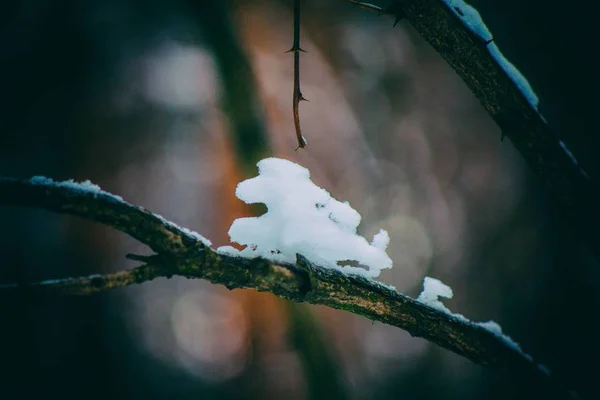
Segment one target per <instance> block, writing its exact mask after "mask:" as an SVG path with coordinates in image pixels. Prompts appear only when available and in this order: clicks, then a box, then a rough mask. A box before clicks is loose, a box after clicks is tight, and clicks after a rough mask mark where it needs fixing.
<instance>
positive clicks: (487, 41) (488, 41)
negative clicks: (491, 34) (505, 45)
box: [485, 38, 494, 46]
mask: <svg viewBox="0 0 600 400" xmlns="http://www.w3.org/2000/svg"><path fill="white" fill-rule="evenodd" d="M493 41H494V38H491V39H490V40H486V41H485V45H486V46H487V45H488V44H490V43H492V42H493Z"/></svg>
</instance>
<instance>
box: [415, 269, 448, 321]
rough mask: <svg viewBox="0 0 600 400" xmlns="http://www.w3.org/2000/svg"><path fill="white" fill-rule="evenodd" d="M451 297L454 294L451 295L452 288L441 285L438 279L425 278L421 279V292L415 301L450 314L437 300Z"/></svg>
mask: <svg viewBox="0 0 600 400" xmlns="http://www.w3.org/2000/svg"><path fill="white" fill-rule="evenodd" d="M453 296H454V293H452V288H451V287H450V286H448V285H446V284H444V283H442V281H440V280H438V279H435V278H430V277H428V276H426V277H425V279H423V291H422V292H421V294H420V295H419V297H417V301H420V302H421V303H423V304H427V305H428V306H430V307H431V308H435V309H436V310H440V311H443V312H445V313H448V314H452V313H451V312H450V310H449V309H448V308H447V307H446V306H445V305H444V304H442V302H441V301H440V300H439V298H440V297H442V298H445V299H451V298H452V297H453Z"/></svg>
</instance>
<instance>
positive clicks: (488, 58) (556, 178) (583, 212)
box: [347, 0, 600, 260]
mask: <svg viewBox="0 0 600 400" xmlns="http://www.w3.org/2000/svg"><path fill="white" fill-rule="evenodd" d="M347 1H348V2H350V3H353V4H355V5H356V6H358V7H360V8H362V9H366V10H369V11H374V12H377V13H383V14H389V15H393V16H395V17H396V18H399V17H403V18H405V19H406V20H407V21H408V22H410V23H411V25H412V26H413V27H414V28H415V29H416V31H417V32H419V34H420V35H421V36H422V37H423V38H424V39H425V40H426V41H427V42H429V44H430V45H431V46H432V47H433V48H434V49H435V50H436V51H437V52H438V53H439V54H440V55H441V56H442V57H443V58H444V59H445V60H446V61H447V62H448V64H450V66H451V67H452V68H453V69H454V70H455V71H456V73H457V74H458V75H459V76H460V77H461V78H462V80H463V81H464V82H465V83H466V84H467V86H468V87H469V89H470V90H471V91H472V92H473V93H474V94H475V96H476V97H477V98H478V99H479V101H480V102H481V104H482V105H483V107H484V108H485V109H486V111H487V112H488V113H489V114H490V116H491V117H492V118H493V119H494V121H495V122H496V123H497V125H498V126H499V127H500V129H501V131H502V136H503V137H504V136H507V137H508V138H509V139H510V140H511V142H512V143H513V144H514V146H515V147H516V149H517V150H518V151H519V153H521V156H522V157H523V158H524V159H525V161H526V162H527V164H529V166H530V167H531V169H533V171H534V173H535V174H536V175H537V176H538V177H539V178H540V179H541V180H542V182H544V183H545V184H546V186H547V187H548V188H549V189H550V191H551V192H552V193H553V194H554V195H555V196H556V198H557V199H558V200H559V202H560V203H561V205H562V206H563V208H564V210H565V211H566V212H567V216H568V217H569V218H570V219H571V220H572V221H571V222H572V225H573V226H574V227H576V229H577V231H578V233H579V234H580V236H581V237H582V239H583V240H584V241H585V242H586V243H587V245H588V247H589V248H590V250H591V251H592V252H593V253H594V255H595V256H596V258H597V259H598V260H600V235H599V234H598V226H600V207H598V205H599V204H600V189H599V187H598V183H597V182H596V181H594V180H592V179H591V178H590V177H589V176H588V175H587V174H586V172H585V171H584V170H583V169H582V168H581V166H580V165H579V164H578V162H577V160H576V158H575V157H574V156H573V155H572V154H571V152H570V151H569V150H568V149H567V148H566V146H565V144H564V143H563V142H562V141H561V140H559V138H558V137H557V136H556V135H555V134H554V133H553V132H552V131H551V130H550V128H549V127H548V125H547V123H546V121H545V120H544V118H543V117H542V115H541V114H540V113H539V112H538V111H537V110H536V109H535V108H534V107H533V106H532V105H531V104H530V103H529V102H528V101H527V99H526V98H525V96H524V95H523V93H522V92H521V90H520V89H519V88H518V87H517V85H516V84H515V82H513V81H512V80H511V79H510V78H509V76H508V75H507V73H506V72H505V71H504V70H503V69H502V67H501V66H500V65H499V63H498V61H497V60H496V59H495V58H494V57H492V55H491V53H490V50H489V48H488V46H490V45H491V44H490V41H487V42H486V41H483V40H482V39H481V38H480V37H478V36H477V35H476V34H474V33H473V32H472V31H471V29H470V28H469V27H468V26H467V25H466V24H465V23H464V22H463V21H462V20H461V19H460V18H458V17H457V16H456V15H455V14H454V13H453V12H452V11H451V10H450V9H449V8H448V6H446V4H445V3H444V2H443V1H441V0H394V1H393V2H392V5H391V6H390V7H388V8H386V9H381V8H380V7H378V6H374V5H371V4H365V3H361V2H357V1H354V0H347Z"/></svg>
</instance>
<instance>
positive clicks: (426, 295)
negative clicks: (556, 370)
mask: <svg viewBox="0 0 600 400" xmlns="http://www.w3.org/2000/svg"><path fill="white" fill-rule="evenodd" d="M453 296H454V293H453V292H452V288H451V287H450V286H448V285H446V284H444V283H443V282H442V281H440V280H438V279H434V278H430V277H428V276H427V277H425V279H423V291H422V292H421V294H419V297H417V301H419V302H421V303H423V304H425V305H428V306H429V307H431V308H435V309H436V310H438V311H442V312H444V313H446V314H448V315H449V316H451V317H452V318H455V319H458V320H460V321H462V322H464V323H467V324H471V325H477V326H479V327H481V328H483V329H485V330H487V331H488V332H490V333H493V334H494V335H495V336H497V337H498V338H500V339H501V340H503V341H504V342H505V343H506V344H507V345H508V346H510V347H511V348H513V349H514V350H516V351H518V352H519V353H521V354H522V355H523V357H525V358H526V359H528V360H530V361H531V360H532V358H531V356H530V355H529V354H527V353H524V352H523V350H522V349H521V346H520V345H519V344H518V343H517V342H515V341H514V340H513V339H512V338H511V337H510V336H508V335H505V334H504V333H503V332H502V327H501V326H500V325H499V324H498V323H497V322H495V321H487V322H473V321H471V320H469V319H468V318H466V317H465V316H464V315H462V314H456V313H453V312H451V311H450V310H449V309H448V308H447V307H446V306H445V305H444V304H442V302H441V301H440V300H439V299H440V298H446V299H451V298H452V297H453Z"/></svg>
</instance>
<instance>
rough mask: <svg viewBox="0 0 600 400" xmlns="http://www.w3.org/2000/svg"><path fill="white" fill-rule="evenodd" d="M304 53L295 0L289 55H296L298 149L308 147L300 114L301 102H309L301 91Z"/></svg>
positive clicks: (298, 9) (294, 101) (295, 118)
mask: <svg viewBox="0 0 600 400" xmlns="http://www.w3.org/2000/svg"><path fill="white" fill-rule="evenodd" d="M301 51H302V52H304V50H302V48H301V47H300V0H294V43H293V45H292V48H291V49H289V50H288V51H287V52H288V53H294V94H293V96H294V97H293V99H292V110H293V113H294V127H295V128H296V138H297V139H298V147H297V148H296V150H298V149H304V148H306V147H307V145H308V144H307V143H306V139H305V138H304V136H302V130H301V129H300V112H299V110H298V105H299V104H300V102H301V101H307V100H306V99H305V98H304V96H302V92H301V91H300V52H301Z"/></svg>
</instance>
